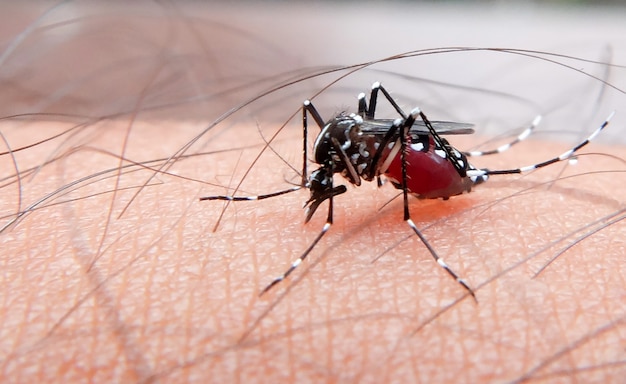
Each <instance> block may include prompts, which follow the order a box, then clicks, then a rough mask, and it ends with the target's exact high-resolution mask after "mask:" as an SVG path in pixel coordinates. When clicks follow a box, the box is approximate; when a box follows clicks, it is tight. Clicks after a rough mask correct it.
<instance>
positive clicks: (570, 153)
mask: <svg viewBox="0 0 626 384" xmlns="http://www.w3.org/2000/svg"><path fill="white" fill-rule="evenodd" d="M614 114H615V113H614V112H613V113H611V114H610V115H609V117H608V118H607V119H606V120H604V122H603V123H602V124H601V125H600V127H598V128H597V129H596V130H595V131H593V133H591V135H589V136H588V137H587V138H586V139H585V140H583V141H581V142H580V143H578V144H577V145H575V146H574V147H572V148H570V149H569V150H567V151H565V152H563V153H562V154H561V155H559V156H557V157H553V158H552V159H550V160H546V161H542V162H541V163H536V164H533V165H527V166H525V167H520V168H515V169H498V170H489V169H476V170H469V171H467V174H468V176H470V177H474V176H484V175H511V174H518V173H524V172H530V171H534V170H535V169H539V168H543V167H547V166H548V165H550V164H554V163H557V162H559V161H564V160H567V159H569V158H570V157H572V156H573V155H574V154H575V153H576V152H577V151H579V150H580V149H581V148H583V147H584V146H585V145H587V144H589V142H590V141H591V140H593V139H595V137H596V136H598V134H600V132H602V130H603V129H604V128H606V126H607V125H609V122H610V121H611V118H612V117H613V115H614Z"/></svg>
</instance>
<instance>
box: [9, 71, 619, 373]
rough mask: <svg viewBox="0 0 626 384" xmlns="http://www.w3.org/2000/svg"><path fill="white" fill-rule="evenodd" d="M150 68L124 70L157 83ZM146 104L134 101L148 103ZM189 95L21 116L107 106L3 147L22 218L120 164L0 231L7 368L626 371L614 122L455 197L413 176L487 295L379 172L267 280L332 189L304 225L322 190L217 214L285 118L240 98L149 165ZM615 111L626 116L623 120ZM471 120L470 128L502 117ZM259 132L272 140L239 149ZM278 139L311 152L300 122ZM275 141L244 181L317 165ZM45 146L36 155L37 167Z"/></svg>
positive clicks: (535, 147) (268, 187)
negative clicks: (240, 108) (437, 195)
mask: <svg viewBox="0 0 626 384" xmlns="http://www.w3.org/2000/svg"><path fill="white" fill-rule="evenodd" d="M224 60H225V59H224ZM225 62H226V63H227V64H228V63H230V64H231V65H232V62H229V61H228V60H225ZM168 64H171V63H168ZM150 75H152V74H151V73H149V71H148V73H147V75H146V78H143V77H141V78H140V77H137V78H134V79H133V80H134V81H135V83H133V82H131V81H128V82H127V83H125V84H116V85H115V86H117V87H120V88H121V87H122V85H123V86H128V85H133V84H134V85H139V87H138V89H142V87H144V86H145V84H148V82H149V80H148V79H149V78H150ZM83 80H84V79H83ZM218 85H219V84H218ZM115 86H114V87H115ZM360 86H361V84H359V87H360ZM114 87H113V88H114ZM132 89H133V90H134V89H135V88H132ZM91 90H93V89H91ZM214 91H215V92H216V93H217V91H216V90H214ZM130 93H131V94H133V95H134V94H135V93H134V91H133V92H130ZM137 93H139V91H137ZM42 94H44V95H48V94H47V93H45V92H42ZM50 94H55V93H52V92H51V93H50ZM322 96H324V95H322ZM233 98H234V97H233ZM68 99H69V101H68V103H70V105H71V102H72V101H75V99H73V98H71V97H69V98H68ZM234 99H236V98H234ZM112 100H113V99H112ZM220 100H221V99H220ZM300 100H301V99H297V101H296V102H294V103H295V106H294V105H292V104H290V103H289V102H287V101H283V102H281V103H280V104H272V103H267V104H264V107H265V109H264V110H263V112H265V113H270V112H275V114H276V115H277V116H279V117H280V118H281V119H283V120H284V119H286V116H285V114H288V113H291V112H292V111H293V110H295V109H297V104H299V103H300ZM350 100H351V101H349V102H347V103H352V102H353V101H354V99H350ZM125 101H127V100H125ZM131 101H135V100H134V99H131ZM291 101H292V100H291ZM469 101H471V100H469ZM109 102H111V100H109ZM224 103H225V105H227V106H230V104H231V103H233V100H232V99H229V100H225V101H224ZM76 104H77V105H76V108H80V107H81V106H84V104H85V103H76ZM103 104H105V105H104V106H105V107H106V106H108V105H106V103H103ZM128 104H130V105H131V107H129V108H127V109H126V110H129V109H130V110H132V107H133V106H135V105H134V104H133V103H132V102H129V103H128ZM286 105H287V106H286ZM350 105H351V104H350ZM71 106H72V107H74V105H71ZM136 108H138V109H139V108H140V107H136ZM70 111H71V112H73V113H74V114H79V113H78V112H76V110H75V109H73V108H70ZM98 111H100V110H98ZM35 112H37V111H35ZM324 112H325V116H326V115H327V111H326V110H324ZM494 112H497V111H494ZM100 113H103V112H100ZM620 113H621V114H623V113H624V112H623V111H621V112H620V111H618V118H619V114H620ZM5 114H9V112H5ZM94 115H97V112H94ZM207 115H210V113H209V112H207ZM175 116H176V117H177V118H172V117H171V115H170V118H169V119H168V120H158V119H150V118H143V116H142V115H141V114H140V115H139V116H137V117H136V118H135V116H134V115H132V114H125V115H122V116H121V117H119V116H117V117H116V118H110V119H106V120H105V121H104V122H94V121H91V120H90V119H89V118H86V117H74V118H58V119H56V120H55V119H52V118H48V117H46V116H38V117H35V118H30V119H26V123H23V122H22V120H20V122H16V121H9V122H3V123H2V125H1V126H0V132H2V134H3V136H4V139H6V142H4V140H3V142H4V143H8V145H6V146H0V148H2V149H1V151H2V152H5V151H6V147H9V148H11V150H13V151H15V150H16V149H18V148H20V147H22V146H24V145H27V144H29V143H34V142H37V141H38V140H39V139H44V138H49V137H51V136H52V135H53V134H54V133H60V132H62V131H64V130H66V129H69V128H70V127H72V126H73V123H74V122H75V121H78V122H86V123H88V124H87V125H86V126H85V127H81V128H80V129H79V130H78V131H79V132H80V134H78V135H77V136H72V135H70V134H68V135H65V136H61V137H59V138H58V139H56V140H54V141H52V142H51V143H48V144H39V145H36V146H33V147H30V148H28V149H25V150H22V151H19V152H14V153H12V156H11V155H9V154H5V155H3V156H2V157H1V158H0V171H1V175H2V176H3V177H4V176H7V175H13V174H15V166H16V164H17V167H18V169H19V171H20V178H19V181H20V184H19V185H18V184H17V183H16V179H15V178H12V179H8V181H9V182H6V181H3V184H2V188H1V191H2V194H1V197H0V207H1V208H2V211H1V212H2V213H1V215H2V221H1V222H0V225H4V224H6V223H11V219H12V218H13V217H14V216H13V215H14V214H15V213H16V212H22V211H24V210H26V208H27V207H29V206H30V205H31V204H33V203H35V202H37V201H38V200H39V199H41V198H42V197H44V196H46V195H47V194H48V193H50V192H53V191H56V190H59V189H60V188H63V187H65V186H69V185H73V184H72V183H73V182H74V181H76V180H79V179H81V178H83V177H89V176H93V175H95V174H96V173H98V172H102V171H104V170H106V171H107V172H106V173H105V174H103V175H102V176H101V177H106V178H103V179H102V180H100V179H99V178H93V177H92V178H89V179H87V180H86V181H84V182H81V183H80V184H78V185H76V186H73V188H77V189H76V190H75V191H72V192H70V193H69V194H67V195H64V194H63V192H65V190H63V191H61V192H62V193H60V194H56V195H53V196H51V197H49V198H47V199H46V200H44V201H43V202H42V203H41V204H38V205H37V206H35V207H34V208H40V207H43V206H46V207H45V208H41V209H39V210H34V211H33V212H32V213H30V214H28V215H25V216H23V217H20V220H19V221H18V222H16V223H14V224H12V225H10V226H8V227H7V228H6V229H5V230H4V231H3V232H2V233H1V234H0V242H1V244H2V252H0V259H1V260H2V271H3V274H2V278H1V279H0V284H1V286H0V292H3V294H2V295H0V298H1V300H0V308H1V310H0V324H1V325H0V346H1V347H0V362H1V363H0V364H1V367H2V369H1V370H0V375H1V377H2V381H6V382H36V381H42V382H84V381H88V380H89V381H94V382H150V381H153V380H155V381H158V380H162V381H164V382H168V381H171V382H182V381H196V382H206V381H213V382H224V381H226V382H235V381H238V382H251V381H257V382H281V381H282V382H288V381H290V382H307V381H309V382H310V381H315V382H319V381H326V382H346V381H363V382H417V381H424V382H459V381H465V382H511V381H563V382H574V381H580V382H611V381H613V382H617V381H619V380H620V378H623V377H625V376H626V372H625V371H626V370H625V368H624V361H625V355H624V345H625V337H624V323H625V321H626V310H625V309H626V308H625V303H626V300H625V294H626V291H625V289H624V287H625V286H626V284H625V281H626V279H625V276H626V271H625V268H626V266H625V265H624V263H623V256H624V254H626V252H625V249H626V245H625V244H624V239H625V238H626V236H625V235H626V229H625V227H624V223H623V220H622V219H623V218H624V212H623V209H624V198H623V193H622V192H621V191H623V190H624V188H625V187H626V185H625V178H624V177H623V170H624V162H623V159H624V158H625V157H626V149H625V148H624V146H623V145H620V144H615V145H608V144H606V143H599V142H594V143H592V144H590V146H589V147H588V148H585V150H584V151H583V152H592V153H596V154H595V155H586V156H581V157H580V159H579V162H578V164H577V165H575V166H567V167H565V166H564V165H555V166H552V167H550V168H549V169H545V170H542V171H539V172H535V173H533V174H531V175H528V176H524V177H519V176H502V177H492V179H491V180H490V181H489V183H487V184H485V185H483V186H479V187H477V188H476V189H475V191H473V192H472V193H470V194H467V195H463V196H459V197H454V198H451V199H450V200H448V201H441V200H428V201H420V200H417V199H414V198H411V200H410V210H411V214H412V217H413V220H414V221H415V223H416V224H417V226H418V227H419V228H420V229H421V230H422V231H423V233H424V235H425V236H426V237H427V238H428V240H429V241H430V242H431V244H432V245H433V247H434V248H435V250H436V251H437V252H438V254H439V255H440V256H442V257H443V258H444V259H445V260H446V261H447V263H448V264H449V265H450V266H451V268H452V269H454V270H455V271H456V272H457V273H458V274H459V275H461V276H462V277H464V278H465V279H466V280H467V281H468V283H469V284H470V286H471V287H472V288H473V289H474V290H475V292H476V297H477V302H475V301H473V300H472V299H471V298H470V297H469V296H468V295H467V292H465V291H464V290H463V288H462V287H460V286H459V285H458V284H456V283H455V282H454V280H452V279H450V277H449V276H448V275H447V274H446V273H445V271H443V270H442V269H441V268H440V267H439V266H438V265H437V264H436V263H435V262H434V261H433V260H432V258H431V256H430V255H429V254H428V252H427V251H426V249H425V248H424V246H423V245H422V244H421V243H420V242H419V240H418V239H417V238H416V237H415V236H411V230H410V229H409V227H408V226H407V225H406V224H405V223H404V222H403V221H402V201H401V199H397V198H396V199H395V200H393V201H391V202H390V203H389V201H390V200H392V199H393V198H394V197H396V195H397V193H398V191H397V190H395V189H394V188H393V187H392V186H391V185H385V186H383V188H380V189H378V188H377V187H376V185H375V183H365V184H364V185H363V186H361V187H359V188H352V187H349V188H348V192H347V193H346V194H344V195H342V196H339V197H337V198H336V200H335V215H334V224H333V226H332V228H331V229H330V231H329V232H328V234H327V235H326V236H325V237H324V238H323V239H322V240H321V242H320V243H319V244H318V245H317V247H315V249H314V251H313V252H312V253H311V255H310V257H309V258H308V259H307V260H306V262H305V263H303V264H302V265H301V266H300V267H299V268H298V269H297V270H296V271H295V272H294V273H293V274H292V276H291V277H290V278H289V279H287V280H286V281H284V282H282V283H281V284H279V285H277V286H276V287H274V288H273V289H272V290H271V291H270V292H268V293H267V294H266V295H264V296H263V297H260V298H259V297H258V294H259V292H260V291H261V290H262V289H263V288H264V287H265V286H266V285H267V284H268V283H269V282H271V281H272V279H273V278H275V277H276V276H278V275H280V274H281V273H283V272H284V271H285V270H286V269H287V268H288V266H289V265H290V263H291V262H292V261H293V260H294V259H296V258H297V257H298V256H300V255H301V254H302V252H303V250H304V249H306V248H307V247H308V246H309V244H310V243H311V241H312V240H313V239H314V238H315V236H316V235H317V234H318V233H319V230H320V229H321V228H322V225H323V223H324V220H325V217H326V209H327V207H326V205H322V206H321V207H320V209H319V212H317V214H316V215H315V217H314V218H313V219H312V221H311V222H310V223H308V224H307V225H303V219H304V211H303V210H302V209H301V207H302V205H303V203H304V201H306V199H307V198H308V193H307V191H299V192H294V193H291V194H288V195H284V196H281V197H277V198H273V199H268V200H264V201H257V202H254V201H253V202H239V203H236V204H235V203H233V204H230V205H229V206H228V208H227V209H226V211H224V215H223V218H222V219H221V220H220V224H219V226H218V227H217V228H215V226H216V223H217V221H218V217H219V215H220V214H221V213H222V209H223V208H224V206H225V203H223V202H216V201H212V202H200V201H199V200H198V198H199V197H201V196H206V195H214V194H224V193H228V191H229V189H227V188H226V186H230V187H233V186H235V185H237V183H238V182H239V180H240V179H241V178H242V176H243V173H244V172H245V171H247V170H248V168H249V163H250V162H251V160H252V159H253V158H254V156H256V155H257V154H258V153H259V152H260V150H261V148H262V145H263V140H262V139H261V137H260V135H259V132H258V130H257V126H256V124H255V123H258V125H259V126H260V128H259V129H261V130H262V131H263V132H264V135H265V137H266V138H267V137H269V136H271V132H273V131H274V130H275V129H277V128H278V124H277V123H276V122H275V120H267V121H266V120H261V121H255V120H253V119H250V120H249V121H247V120H245V119H244V118H241V117H238V118H237V119H235V120H234V123H231V122H227V123H225V124H221V125H219V126H218V128H219V130H216V131H215V132H213V131H211V132H209V134H207V135H205V136H203V138H202V144H201V145H198V146H197V147H195V148H192V149H191V150H189V151H188V154H196V153H200V152H204V154H202V155H199V156H195V157H190V158H180V159H175V161H173V166H172V167H171V168H166V167H163V168H162V166H163V162H162V161H161V162H159V161H155V162H151V163H147V164H144V166H149V167H150V168H145V167H140V166H138V165H137V162H141V161H149V160H154V159H161V158H168V157H169V156H172V155H173V154H174V153H175V152H176V150H177V149H179V148H180V147H182V146H183V145H184V144H185V143H187V142H188V141H189V140H190V139H191V138H192V137H194V136H195V135H196V134H197V133H198V132H200V131H201V130H202V129H204V128H205V127H206V126H207V123H206V122H205V121H196V120H194V119H196V118H197V117H196V115H193V116H191V118H188V115H183V114H180V115H175ZM179 116H185V117H186V118H179ZM210 116H212V115H210ZM529 118H530V117H529ZM59 120H60V121H65V120H69V121H70V123H63V122H59ZM244 121H245V123H244ZM600 123H601V121H595V120H594V121H592V122H591V124H592V126H595V125H597V124H600ZM550 124H555V121H554V120H552V122H551V123H550V122H548V125H549V126H550V127H551V128H552V129H567V128H569V129H570V130H571V129H576V128H577V127H575V128H572V127H561V126H559V125H557V126H556V127H555V126H554V125H550ZM581 125H582V124H581ZM480 128H481V127H477V129H480ZM607 130H612V131H611V132H615V131H617V132H623V125H621V124H619V123H618V124H616V125H611V126H609V127H608V128H607ZM72 132H74V133H76V132H77V131H72ZM608 133H610V132H607V134H608ZM313 135H314V132H312V134H311V136H313ZM311 138H312V137H311ZM601 138H602V136H601V137H600V139H601ZM449 139H450V141H451V142H452V143H453V145H455V146H456V147H458V148H460V149H464V148H472V147H473V146H474V145H476V144H478V143H482V142H484V141H485V140H486V139H487V138H485V137H481V136H476V137H457V136H455V137H449ZM571 141H572V140H569V142H568V143H565V142H556V143H554V142H548V141H542V137H541V136H539V135H538V136H536V137H531V139H530V141H529V142H527V143H524V144H520V146H519V147H518V148H515V149H514V150H512V151H511V153H510V154H507V155H502V156H496V157H492V158H488V159H477V160H476V161H475V163H476V164H477V165H481V166H487V167H489V168H493V169H497V168H511V167H517V166H523V165H528V164H532V163H535V162H537V161H541V160H544V159H547V158H551V157H553V156H554V155H558V154H560V153H561V152H562V151H564V150H565V149H567V147H568V145H571V144H572V143H571ZM599 141H600V140H599ZM233 143H234V144H233ZM242 146H251V147H250V148H249V149H246V150H232V148H233V147H237V148H239V147H242ZM272 147H273V148H276V150H277V151H278V152H279V153H281V154H282V155H284V156H286V157H287V158H286V159H287V160H288V161H289V162H290V163H293V164H295V167H296V169H299V163H298V161H299V159H300V147H301V138H300V136H299V127H298V122H297V121H296V122H294V124H293V126H292V127H291V131H289V132H288V133H287V134H286V135H285V136H284V137H281V138H280V140H276V141H275V142H273V143H272ZM225 148H226V149H230V150H228V151H225V152H215V151H217V150H218V149H225ZM265 152H266V153H265V154H264V155H263V156H262V157H261V159H260V163H259V164H258V165H256V166H255V167H254V168H252V171H251V172H250V174H249V175H248V176H247V177H246V178H245V180H246V181H245V184H243V185H242V187H241V190H240V191H239V192H238V193H237V194H241V195H245V194H246V193H252V194H256V193H264V192H272V191H276V190H279V189H282V188H289V187H291V185H290V184H289V182H286V181H285V179H287V181H291V182H293V181H296V182H297V181H298V179H297V176H296V177H295V178H294V174H295V173H294V172H293V171H292V170H291V169H290V168H289V167H288V166H287V165H286V164H285V163H284V162H283V161H282V160H280V159H279V158H278V157H276V156H274V155H272V153H271V151H269V150H266V151H265ZM122 156H123V157H124V160H123V161H122V160H120V158H121V157H122ZM610 156H613V157H610ZM14 159H15V163H14ZM42 164H46V165H45V166H43V167H41V168H40V169H39V168H38V169H37V173H36V174H31V173H28V172H27V170H28V169H29V168H31V167H38V166H40V165H42ZM128 164H130V165H132V167H130V168H123V169H122V168H120V166H122V165H128ZM130 170H137V171H136V172H132V173H126V172H127V171H130ZM164 171H168V172H171V174H165V173H163V172H164ZM155 175H156V176H155ZM575 175H579V176H575ZM185 178H186V179H185ZM96 180H98V181H97V182H94V183H92V184H90V183H91V182H93V181H96ZM336 181H337V182H341V183H347V182H346V181H345V180H343V179H341V177H340V176H337V177H336ZM205 182H206V183H213V184H214V185H209V184H203V183H205ZM545 183H548V184H545ZM144 184H145V185H144ZM18 187H19V188H20V190H21V197H20V195H19V194H18ZM231 191H232V189H231ZM136 193H139V194H138V195H136V196H135V194H136ZM601 218H606V219H605V221H604V222H603V223H600V224H595V225H594V224H593V223H594V222H595V221H597V220H599V219H601ZM620 220H621V221H620ZM590 225H591V226H590ZM585 236H586V237H585ZM582 237H584V238H582ZM578 238H582V239H581V241H580V242H578V243H577V244H574V242H575V241H576V240H577V239H578ZM559 240H561V241H559ZM555 242H556V243H555ZM553 243H555V245H553V246H552V247H550V245H552V244H553ZM570 245H571V246H572V247H571V248H569V249H567V250H566V252H564V253H563V254H562V255H559V251H560V250H562V249H564V248H565V247H567V246H570ZM556 255H559V257H558V258H557V259H556V261H555V262H554V263H552V264H551V265H549V266H548V267H547V269H546V270H545V271H544V272H543V273H542V274H540V275H539V276H537V277H534V278H533V275H534V273H535V272H536V271H538V270H539V269H540V268H541V267H542V266H543V265H544V264H545V263H546V262H547V261H548V260H549V259H550V258H552V257H553V256H556Z"/></svg>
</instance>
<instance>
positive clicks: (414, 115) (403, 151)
mask: <svg viewBox="0 0 626 384" xmlns="http://www.w3.org/2000/svg"><path fill="white" fill-rule="evenodd" d="M418 116H423V114H422V112H421V111H420V110H419V108H416V109H414V110H413V111H411V115H410V116H409V117H408V118H407V119H406V120H405V122H404V125H403V126H402V131H403V134H402V138H401V141H400V144H401V151H400V153H401V159H402V194H403V197H404V221H406V223H407V224H408V225H409V227H411V229H412V230H413V232H415V234H416V235H417V236H418V237H419V238H420V240H421V241H422V243H423V244H424V245H425V246H426V248H427V249H428V251H429V252H430V254H431V255H432V256H433V258H434V259H435V261H436V262H437V264H439V266H440V267H442V268H443V269H445V271H446V272H448V274H449V275H450V276H452V277H453V278H454V279H455V280H456V281H457V283H459V284H460V285H461V286H463V288H465V290H466V291H467V292H468V293H469V294H470V295H472V297H473V298H474V301H476V302H478V300H477V299H476V294H475V293H474V291H473V290H472V288H470V286H469V284H467V283H466V282H465V280H463V279H462V278H461V277H459V275H457V274H456V272H454V271H453V270H452V269H451V268H450V267H449V266H448V264H446V262H445V261H444V260H443V259H442V258H441V257H439V255H437V252H436V251H435V249H434V248H433V247H432V246H431V245H430V243H429V242H428V240H426V237H424V235H423V234H422V232H421V231H420V230H419V229H417V226H416V225H415V223H414V222H413V220H412V219H411V214H410V212H409V193H408V188H407V169H406V168H407V162H406V147H407V139H408V134H409V130H410V129H411V126H413V123H414V122H415V119H416V118H417V117H418Z"/></svg>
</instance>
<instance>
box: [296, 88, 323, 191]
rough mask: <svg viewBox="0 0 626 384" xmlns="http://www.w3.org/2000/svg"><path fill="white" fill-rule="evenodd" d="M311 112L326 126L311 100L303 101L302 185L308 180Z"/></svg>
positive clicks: (315, 118)
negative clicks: (309, 117)
mask: <svg viewBox="0 0 626 384" xmlns="http://www.w3.org/2000/svg"><path fill="white" fill-rule="evenodd" d="M309 114H311V116H313V120H315V122H316V123H317V125H318V126H319V127H320V129H323V128H324V119H322V116H321V115H320V113H319V112H318V111H317V109H316V108H315V106H314V105H313V103H311V100H305V101H304V103H302V184H301V185H302V186H303V187H304V186H306V184H307V182H308V180H307V177H308V173H307V161H308V159H307V150H308V149H307V146H308V134H309V124H308V121H309V119H308V115H309Z"/></svg>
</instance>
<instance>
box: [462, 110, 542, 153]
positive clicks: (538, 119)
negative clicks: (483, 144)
mask: <svg viewBox="0 0 626 384" xmlns="http://www.w3.org/2000/svg"><path fill="white" fill-rule="evenodd" d="M540 122H541V115H539V116H537V117H535V119H534V120H533V122H532V123H531V124H530V126H529V127H528V128H526V129H525V130H523V131H522V133H520V134H519V135H517V137H516V138H515V139H514V140H513V141H511V142H509V143H506V144H503V145H501V146H499V147H498V148H496V149H490V150H486V151H468V152H463V154H464V155H465V156H468V157H470V156H471V157H478V156H487V155H495V154H498V153H502V152H504V151H507V150H509V149H510V148H511V147H512V146H514V145H515V144H517V143H519V142H521V141H524V140H526V138H528V136H530V135H531V133H532V132H533V131H534V130H535V128H537V126H538V125H539V123H540Z"/></svg>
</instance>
